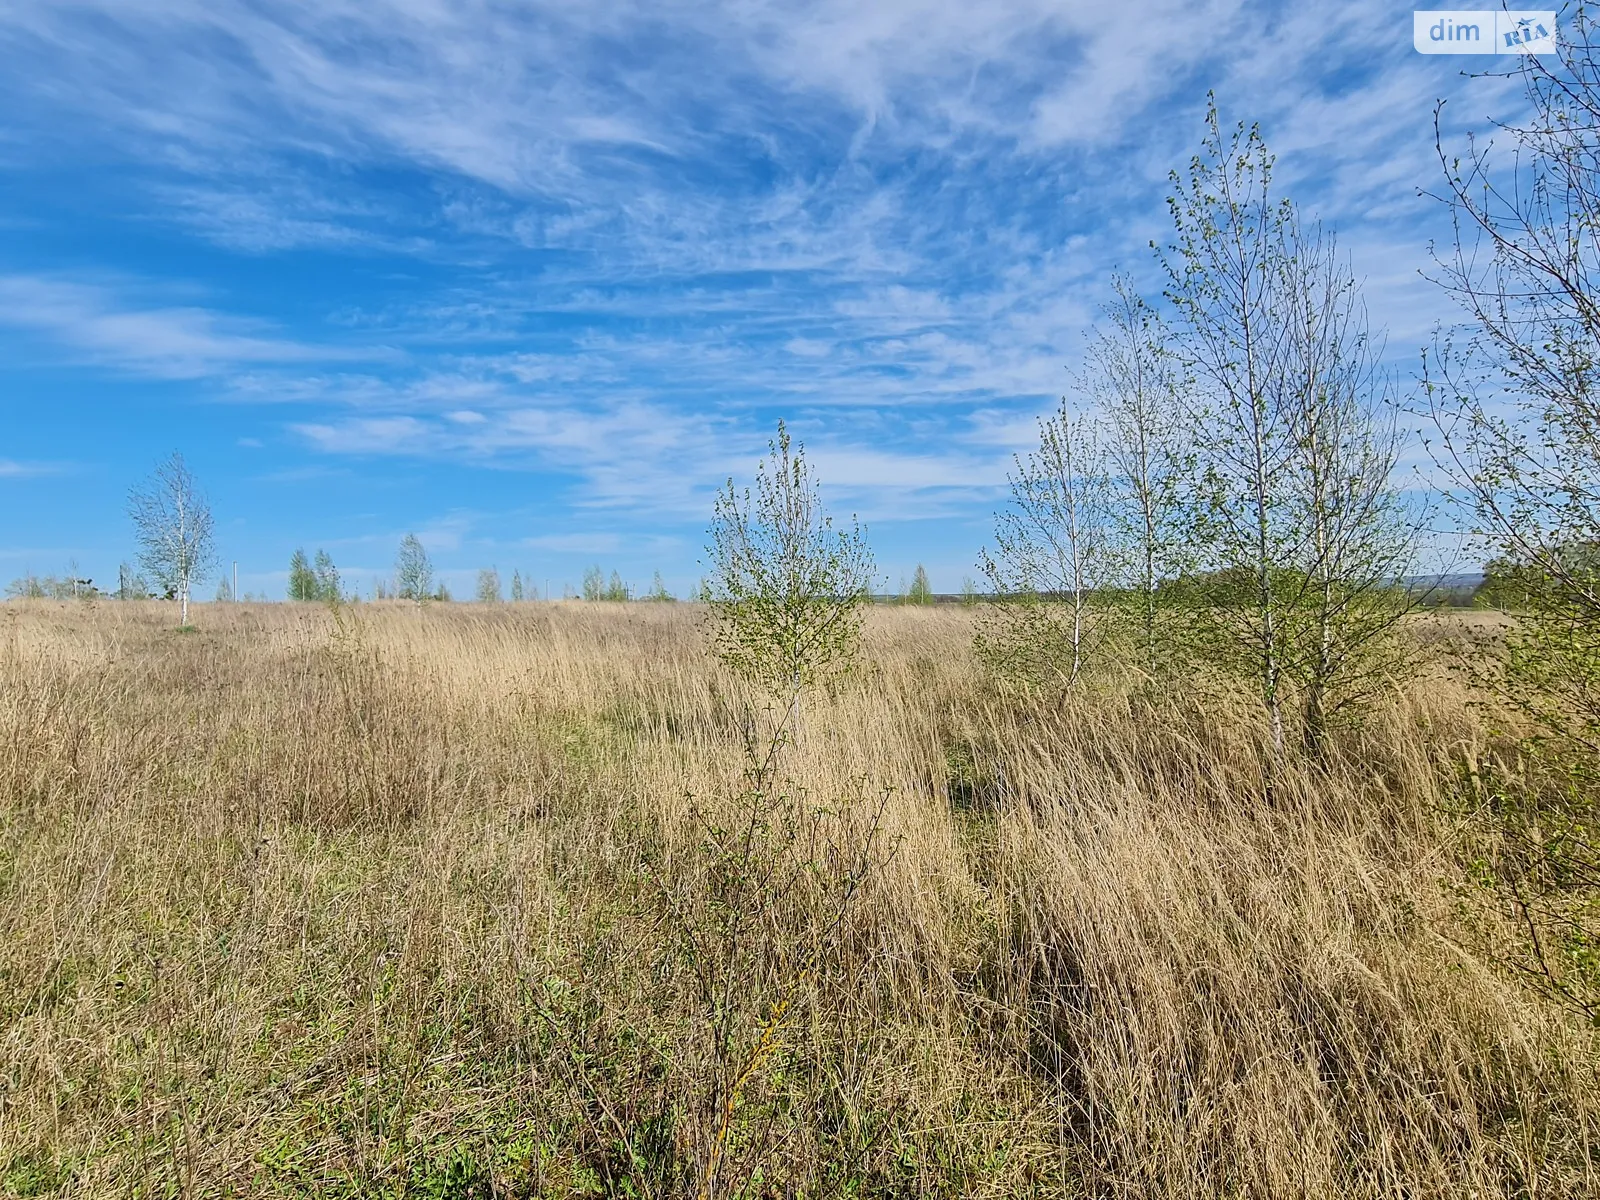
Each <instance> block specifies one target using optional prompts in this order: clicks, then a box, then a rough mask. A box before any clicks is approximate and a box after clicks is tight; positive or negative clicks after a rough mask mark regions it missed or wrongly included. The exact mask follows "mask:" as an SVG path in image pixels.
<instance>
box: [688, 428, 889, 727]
mask: <svg viewBox="0 0 1600 1200" xmlns="http://www.w3.org/2000/svg"><path fill="white" fill-rule="evenodd" d="M768 449H769V453H768V456H767V458H766V460H765V461H763V462H762V463H761V464H760V466H758V467H757V469H756V479H755V488H754V490H752V489H750V488H745V489H743V490H735V488H734V486H733V480H732V479H729V480H728V482H727V485H726V487H725V488H724V489H723V491H722V492H721V493H720V494H719V495H718V496H717V500H716V507H715V511H714V516H713V518H712V523H711V530H710V538H711V542H710V545H709V546H708V547H707V553H708V555H709V557H710V563H709V565H710V568H711V570H710V574H709V576H708V578H707V580H706V599H707V600H708V602H709V604H710V610H711V616H712V619H713V621H714V624H715V638H716V646H717V652H718V654H719V655H720V657H721V658H722V660H723V662H724V663H726V664H727V666H728V667H729V669H731V670H732V671H733V672H734V673H735V674H736V675H738V676H739V677H740V678H742V679H744V680H746V681H747V682H748V683H750V684H752V685H754V686H756V687H757V688H759V689H761V690H762V691H764V692H766V693H767V694H769V695H771V696H772V697H774V698H775V699H779V700H782V701H784V702H785V703H786V704H787V707H788V712H789V721H790V724H791V728H792V727H793V726H795V725H796V724H797V723H798V720H799V711H800V697H801V694H802V693H803V692H804V691H805V690H806V689H807V688H809V687H811V686H813V685H814V684H817V683H821V682H825V681H827V680H828V679H830V678H832V677H834V676H836V675H838V674H839V673H841V672H842V671H844V670H847V669H848V668H849V667H850V666H851V665H853V663H854V661H855V658H856V654H857V652H858V648H859V645H860V639H861V622H862V616H863V608H864V606H865V605H866V604H867V602H868V601H869V600H870V599H871V592H872V585H873V582H874V579H875V566H874V563H873V558H872V552H871V551H870V550H869V549H868V548H867V543H866V538H865V536H864V534H863V533H862V530H861V528H860V526H859V525H858V524H857V523H856V521H855V519H854V518H853V517H852V518H851V521H850V524H849V526H848V527H847V528H846V527H839V528H835V526H834V523H833V518H832V517H830V516H828V515H827V514H826V513H825V512H824V511H823V508H822V501H821V498H820V496H819V494H818V491H817V484H816V479H815V477H814V476H813V474H812V471H811V468H810V465H809V464H808V463H807V462H806V458H805V449H804V447H803V446H800V445H798V444H795V443H793V442H791V441H790V438H789V431H788V429H787V428H785V426H784V424H783V422H781V421H780V422H779V423H778V433H777V437H776V438H775V439H774V440H773V441H771V442H769V443H768Z"/></svg>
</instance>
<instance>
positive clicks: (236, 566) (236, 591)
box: [232, 559, 239, 604]
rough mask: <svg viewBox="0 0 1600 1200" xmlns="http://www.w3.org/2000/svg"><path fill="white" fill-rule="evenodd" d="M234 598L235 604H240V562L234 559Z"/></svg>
mask: <svg viewBox="0 0 1600 1200" xmlns="http://www.w3.org/2000/svg"><path fill="white" fill-rule="evenodd" d="M232 596H233V602H234V603H235V604H237V603H238V602H239V560H238V559H234V560H233V592H232Z"/></svg>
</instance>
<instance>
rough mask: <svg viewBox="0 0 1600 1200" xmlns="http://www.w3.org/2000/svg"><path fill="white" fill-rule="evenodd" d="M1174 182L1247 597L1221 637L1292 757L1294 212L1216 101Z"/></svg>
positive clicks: (1220, 562) (1175, 278)
mask: <svg viewBox="0 0 1600 1200" xmlns="http://www.w3.org/2000/svg"><path fill="white" fill-rule="evenodd" d="M1171 180H1172V184H1173V188H1174V194H1173V195H1172V196H1171V197H1170V198H1169V200H1168V206H1169V208H1170V210H1171V213H1172V219H1173V226H1174V233H1175V240H1174V242H1173V243H1172V244H1171V245H1170V246H1169V247H1168V248H1167V250H1166V252H1165V253H1164V254H1163V256H1162V260H1163V265H1164V266H1165V267H1166V270H1167V276H1168V288H1167V298H1168V299H1169V300H1170V302H1171V303H1172V305H1173V308H1174V309H1175V311H1176V315H1177V332H1178V336H1179V340H1180V344H1181V347H1182V350H1183V353H1184V358H1185V361H1186V365H1187V366H1188V367H1189V369H1190V370H1192V371H1193V373H1194V375H1195V378H1196V384H1197V393H1196V396H1195V400H1194V403H1195V407H1194V410H1193V412H1192V416H1191V419H1192V420H1193V423H1194V427H1195V429H1196V430H1197V431H1203V432H1204V435H1205V436H1204V440H1205V445H1204V452H1205V456H1206V460H1207V461H1206V463H1205V483H1206V492H1207V499H1208V501H1209V504H1208V506H1207V518H1208V523H1209V533H1210V539H1211V542H1212V544H1213V546H1214V549H1215V553H1216V559H1217V563H1216V565H1217V566H1218V567H1220V568H1221V569H1222V572H1223V574H1222V576H1221V578H1225V579H1242V580H1244V581H1246V583H1245V595H1244V596H1243V597H1242V598H1241V599H1242V600H1243V603H1240V604H1238V605H1234V604H1232V603H1229V604H1228V606H1227V607H1228V608H1229V610H1230V611H1229V613H1228V616H1229V618H1230V621H1231V623H1232V624H1233V625H1234V626H1236V628H1235V629H1234V630H1233V631H1232V633H1231V635H1225V636H1224V637H1223V638H1222V639H1220V641H1219V646H1227V645H1229V644H1230V643H1231V648H1232V649H1233V650H1235V651H1236V652H1237V654H1238V656H1239V657H1241V658H1242V659H1243V661H1244V663H1245V667H1246V670H1247V672H1248V673H1249V674H1250V675H1251V676H1252V677H1253V678H1254V680H1255V683H1256V687H1257V690H1258V694H1259V696H1260V698H1261V704H1262V706H1263V708H1264V709H1265V710H1266V714H1267V721H1268V727H1269V731H1270V736H1271V739H1272V746H1273V750H1274V752H1275V753H1276V754H1279V755H1281V754H1282V753H1283V751H1284V718H1283V687H1284V678H1283V672H1284V659H1285V646H1284V629H1283V602H1282V598H1281V596H1280V595H1279V589H1278V580H1277V577H1276V574H1275V571H1276V569H1277V568H1278V567H1279V566H1281V565H1283V564H1284V563H1286V562H1288V561H1291V560H1292V558H1293V557H1294V551H1296V550H1297V549H1298V542H1299V541H1300V540H1301V539H1300V531H1299V530H1298V529H1297V528H1296V527H1295V525H1294V523H1293V521H1292V520H1291V516H1290V512H1289V508H1288V503H1287V500H1288V498H1287V494H1286V491H1285V488H1284V487H1283V484H1284V481H1285V480H1284V474H1285V469H1286V468H1287V466H1288V465H1289V460H1290V458H1291V456H1292V454H1293V451H1294V438H1293V431H1292V413H1291V412H1290V411H1289V409H1288V408H1287V407H1286V406H1285V403H1284V402H1285V400H1286V399H1287V397H1286V395H1285V391H1284V388H1283V387H1282V386H1281V385H1282V381H1283V378H1284V376H1285V374H1286V371H1287V357H1288V352H1289V342H1288V333H1289V330H1288V328H1287V324H1286V322H1285V321H1283V320H1282V313H1281V311H1280V307H1279V296H1278V294H1277V287H1278V284H1279V283H1280V282H1281V279H1282V275H1283V262H1282V257H1283V255H1284V253H1285V252H1286V246H1285V234H1286V226H1287V223H1288V221H1289V220H1290V218H1291V210H1290V208H1289V206H1288V205H1287V203H1286V202H1284V201H1280V200H1276V199H1274V198H1273V195H1272V156H1271V155H1270V154H1269V153H1268V152H1267V148H1266V144H1265V143H1264V142H1263V141H1262V139H1261V135H1260V132H1259V130H1257V129H1256V128H1255V127H1253V126H1252V127H1251V128H1249V129H1248V130H1247V129H1245V128H1244V126H1242V125H1241V126H1239V127H1238V128H1236V129H1234V130H1233V131H1231V132H1230V133H1228V134H1225V133H1224V132H1223V130H1222V125H1221V120H1220V118H1219V116H1218V114H1217V109H1216V106H1215V104H1214V103H1213V104H1212V105H1211V106H1210V107H1209V108H1208V109H1207V112H1206V135H1205V139H1204V142H1203V146H1202V151H1201V153H1200V154H1197V155H1195V156H1194V158H1193V159H1192V160H1191V161H1190V164H1189V170H1188V172H1187V174H1180V173H1179V172H1177V171H1174V172H1172V176H1171ZM1219 599H1226V600H1228V601H1230V602H1231V601H1232V600H1233V599H1234V598H1233V597H1231V596H1230V597H1226V598H1220V597H1219Z"/></svg>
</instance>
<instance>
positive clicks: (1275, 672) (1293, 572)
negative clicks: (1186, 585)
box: [1164, 105, 1417, 757]
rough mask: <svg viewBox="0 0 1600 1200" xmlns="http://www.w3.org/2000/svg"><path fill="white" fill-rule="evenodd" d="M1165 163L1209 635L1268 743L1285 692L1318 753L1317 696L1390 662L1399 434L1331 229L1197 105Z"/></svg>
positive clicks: (1325, 702)
mask: <svg viewBox="0 0 1600 1200" xmlns="http://www.w3.org/2000/svg"><path fill="white" fill-rule="evenodd" d="M1206 123H1207V133H1206V137H1205V140H1204V144H1203V145H1204V148H1203V151H1202V153H1201V154H1199V155H1197V156H1196V157H1195V158H1194V159H1193V160H1192V162H1191V164H1190V168H1189V171H1188V174H1187V176H1179V175H1178V173H1177V172H1174V173H1173V182H1174V184H1175V191H1176V194H1175V195H1174V196H1173V198H1172V200H1171V209H1172V215H1173V222H1174V227H1175V230H1176V241H1175V243H1174V244H1173V245H1172V246H1171V247H1169V249H1168V252H1167V253H1166V255H1164V261H1165V265H1166V267H1167V271H1168V279H1169V286H1168V293H1167V294H1168V297H1169V299H1170V300H1171V301H1172V304H1173V306H1174V308H1175V309H1176V312H1177V316H1178V326H1177V329H1178V334H1179V344H1180V346H1181V349H1182V352H1183V355H1184V359H1185V363H1186V366H1187V367H1188V368H1189V369H1190V370H1191V371H1192V372H1193V373H1194V380H1195V385H1196V394H1195V399H1194V402H1193V406H1192V412H1191V421H1192V423H1193V428H1194V429H1195V431H1196V439H1197V448H1198V450H1199V453H1200V457H1201V460H1202V463H1203V481H1204V487H1203V491H1204V493H1205V496H1204V499H1205V510H1204V519H1203V522H1202V528H1203V529H1204V531H1205V533H1206V535H1207V551H1208V554H1209V556H1210V557H1211V559H1212V560H1213V562H1214V564H1215V565H1216V566H1217V567H1220V568H1221V570H1219V571H1218V572H1216V573H1215V574H1214V575H1213V577H1212V578H1213V585H1214V586H1213V592H1214V597H1213V598H1214V600H1215V601H1216V603H1214V604H1213V605H1212V607H1211V608H1210V610H1209V613H1210V618H1211V620H1210V624H1211V626H1212V632H1213V634H1214V638H1213V643H1214V645H1215V647H1216V649H1217V650H1218V651H1219V652H1220V653H1221V654H1222V655H1223V657H1224V658H1226V659H1231V660H1232V661H1234V662H1235V663H1236V664H1237V665H1238V666H1239V667H1240V668H1242V670H1243V671H1244V673H1245V674H1246V675H1248V676H1249V677H1250V678H1252V679H1253V680H1254V681H1255V685H1256V688H1257V690H1258V694H1259V696H1260V698H1261V703H1262V705H1263V707H1264V709H1265V710H1266V714H1267V719H1268V725H1269V730H1270V737H1271V741H1272V750H1273V754H1274V756H1275V757H1281V756H1282V755H1283V754H1284V753H1285V750H1286V733H1285V729H1286V724H1287V722H1286V711H1287V710H1289V708H1290V706H1291V703H1292V702H1293V701H1295V700H1298V701H1299V716H1300V718H1301V721H1302V736H1303V741H1304V742H1305V744H1306V745H1307V747H1308V748H1310V749H1313V750H1319V749H1320V748H1321V745H1322V740H1323V735H1324V732H1325V727H1326V723H1327V719H1328V717H1329V715H1330V713H1331V711H1332V710H1334V709H1336V708H1341V707H1346V706H1348V705H1350V704H1352V703H1354V702H1355V701H1357V700H1359V699H1360V698H1361V696H1362V695H1363V694H1364V693H1365V691H1366V690H1368V689H1369V687H1370V685H1371V683H1372V682H1374V681H1375V680H1377V679H1379V678H1382V677H1383V675H1384V674H1385V673H1387V672H1389V671H1392V670H1393V669H1394V668H1395V667H1396V665H1397V663H1398V658H1397V655H1398V654H1399V650H1398V644H1397V643H1396V642H1395V641H1394V640H1393V639H1390V638H1389V637H1388V635H1389V634H1390V633H1391V632H1392V631H1393V629H1394V627H1395V625H1396V623H1397V622H1398V621H1399V619H1400V617H1401V616H1403V615H1404V611H1405V610H1406V608H1407V607H1409V604H1408V602H1407V601H1406V600H1405V598H1404V596H1403V593H1402V591H1401V590H1400V585H1401V579H1400V576H1401V575H1402V574H1403V573H1404V570H1405V568H1406V567H1407V565H1408V564H1409V562H1410V557H1411V554H1412V551H1413V550H1414V546H1415V540H1416V539H1415V533H1416V529H1417V521H1416V519H1415V518H1414V517H1413V516H1412V515H1410V514H1408V512H1407V509H1406V506H1405V504H1404V502H1403V499H1402V497H1401V494H1400V493H1399V492H1398V490H1397V489H1396V488H1395V487H1394V485H1393V482H1392V481H1393V474H1394V469H1395V464H1396V462H1397V459H1398V456H1399V450H1400V447H1401V441H1400V437H1399V434H1398V432H1397V426H1396V425H1395V423H1394V420H1393V417H1392V408H1389V407H1388V406H1387V405H1386V397H1385V394H1384V381H1383V378H1382V376H1381V373H1380V372H1379V371H1378V369H1377V362H1378V356H1377V352H1376V350H1375V348H1374V343H1373V341H1372V339H1371V338H1370V336H1369V334H1368V331H1367V328H1366V323H1365V317H1364V313H1363V310H1362V307H1361V302H1360V296H1359V290H1358V288H1357V285H1356V282H1355V280H1354V278H1353V276H1352V275H1351V273H1350V270H1349V267H1348V265H1347V264H1346V263H1345V262H1344V260H1343V259H1341V258H1340V256H1339V254H1338V251H1337V247H1336V245H1335V242H1334V239H1333V237H1332V235H1331V234H1327V235H1325V234H1324V233H1323V231H1322V230H1321V229H1320V228H1319V227H1315V226H1313V227H1311V228H1310V229H1307V228H1305V227H1303V226H1302V224H1301V221H1300V218H1299V215H1298V214H1297V212H1296V210H1295V209H1294V207H1293V205H1291V204H1290V203H1289V202H1288V201H1286V200H1279V199H1275V198H1274V197H1273V195H1272V156H1271V155H1270V154H1269V153H1268V152H1267V148H1266V146H1265V144H1264V143H1263V142H1262V140H1261V136H1260V133H1259V132H1258V131H1257V130H1256V129H1255V128H1253V127H1252V128H1250V129H1246V128H1245V127H1244V126H1243V125H1240V126H1238V127H1236V128H1235V129H1234V130H1233V131H1231V133H1229V134H1224V133H1223V130H1222V127H1221V123H1220V121H1219V119H1218V116H1217V111H1216V108H1215V106H1214V105H1213V106H1212V107H1211V108H1210V109H1209V111H1208V112H1207V116H1206Z"/></svg>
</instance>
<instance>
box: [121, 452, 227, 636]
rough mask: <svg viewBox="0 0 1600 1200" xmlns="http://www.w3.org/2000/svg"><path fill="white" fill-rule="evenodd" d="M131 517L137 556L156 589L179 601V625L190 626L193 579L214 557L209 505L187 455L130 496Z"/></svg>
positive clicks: (175, 457) (162, 467)
mask: <svg viewBox="0 0 1600 1200" xmlns="http://www.w3.org/2000/svg"><path fill="white" fill-rule="evenodd" d="M128 516H129V518H130V519H131V520H132V521H133V530H134V536H135V538H137V540H138V543H139V558H140V562H141V563H142V564H143V566H144V569H145V570H146V571H147V572H149V574H150V577H151V578H152V579H154V580H155V581H156V582H157V584H158V586H160V587H161V588H162V589H163V590H166V591H170V592H171V593H172V594H173V595H174V596H175V597H176V598H177V600H178V624H179V625H180V626H181V627H184V628H187V627H188V624H189V594H190V592H191V591H192V589H193V586H194V580H195V577H196V576H197V575H199V574H201V573H203V572H204V571H206V570H208V569H209V568H210V567H211V566H212V564H213V562H214V559H215V556H214V553H213V550H212V541H211V535H212V522H211V506H210V505H209V504H208V503H207V502H206V498H205V496H204V495H203V494H202V493H201V491H200V486H199V484H198V483H197V482H196V480H195V478H194V476H193V474H191V473H190V471H189V468H188V467H187V466H185V465H184V461H183V455H181V454H178V453H176V452H174V453H173V455H172V457H171V458H169V459H167V460H166V461H165V462H163V463H162V464H161V465H160V466H158V467H157V468H156V469H155V472H154V473H153V474H152V475H151V476H150V478H149V480H148V481H146V482H145V483H144V484H142V485H140V486H138V487H135V488H134V489H133V490H132V491H131V492H130V493H129V494H128Z"/></svg>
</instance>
